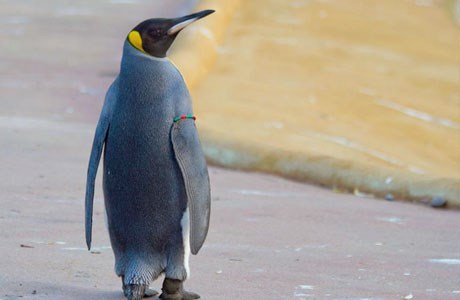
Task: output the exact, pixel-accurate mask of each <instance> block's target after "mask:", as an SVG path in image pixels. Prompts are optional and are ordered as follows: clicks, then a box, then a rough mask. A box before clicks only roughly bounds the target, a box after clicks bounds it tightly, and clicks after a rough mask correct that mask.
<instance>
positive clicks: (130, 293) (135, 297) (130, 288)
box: [123, 284, 158, 300]
mask: <svg viewBox="0 0 460 300" xmlns="http://www.w3.org/2000/svg"><path fill="white" fill-rule="evenodd" d="M123 293H124V294H125V297H126V298H127V299H128V300H142V298H144V297H153V296H155V295H156V294H158V292H156V291H155V290H151V289H149V288H148V285H146V284H124V285H123Z"/></svg>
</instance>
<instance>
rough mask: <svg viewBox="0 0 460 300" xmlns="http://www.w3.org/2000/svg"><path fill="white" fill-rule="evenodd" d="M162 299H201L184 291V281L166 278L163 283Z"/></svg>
mask: <svg viewBox="0 0 460 300" xmlns="http://www.w3.org/2000/svg"><path fill="white" fill-rule="evenodd" d="M161 290H162V293H161V295H160V299H163V300H195V299H200V295H198V294H196V293H192V292H187V291H186V290H184V284H183V281H182V280H178V279H171V278H165V280H164V281H163V287H162V289H161Z"/></svg>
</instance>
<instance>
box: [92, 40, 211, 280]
mask: <svg viewBox="0 0 460 300" xmlns="http://www.w3.org/2000/svg"><path fill="white" fill-rule="evenodd" d="M105 107H107V109H106V111H104V109H103V112H102V113H101V117H100V121H99V124H98V128H97V129H96V134H95V139H94V142H93V149H92V152H91V159H90V163H89V167H88V181H87V194H86V236H87V243H88V247H90V243H91V224H92V219H91V217H92V202H93V194H94V180H95V177H96V171H97V165H98V163H99V159H100V156H101V152H102V146H103V145H104V142H105V152H104V180H103V183H104V197H105V203H106V210H107V216H108V222H109V231H110V236H111V240H112V244H114V243H115V244H116V245H117V247H115V248H117V249H115V248H114V253H115V256H116V258H117V256H120V257H119V259H117V264H119V265H118V266H116V268H128V267H126V266H125V265H124V264H126V263H128V262H125V261H124V258H123V254H122V253H124V252H130V251H135V250H136V249H137V250H138V249H139V247H144V248H143V249H142V250H143V251H144V252H145V253H154V252H155V251H157V252H158V251H161V248H162V247H165V245H166V244H167V243H169V242H170V241H168V240H167V239H168V237H170V236H175V235H177V231H178V230H179V231H180V226H179V227H178V224H180V220H181V217H182V215H183V212H184V211H185V209H186V207H187V205H188V206H189V208H190V217H191V220H190V222H191V224H192V225H191V244H192V245H193V246H192V253H194V254H196V253H197V252H198V250H199V248H200V247H201V245H202V243H203V241H204V238H205V237H206V234H207V230H208V224H209V211H210V193H209V178H208V173H207V168H206V162H205V160H204V156H203V152H202V150H201V146H200V143H199V139H198V135H197V133H196V128H195V126H194V125H193V127H189V126H188V127H185V128H184V129H183V130H181V134H180V138H179V139H178V145H175V144H174V143H175V142H174V140H175V139H172V138H171V130H173V128H174V126H173V119H174V118H175V117H177V116H180V115H184V114H192V113H193V112H192V106H191V100H190V95H189V92H188V90H187V88H186V85H185V83H184V81H183V79H182V76H181V74H180V73H179V71H178V70H177V69H176V67H175V66H174V65H173V64H172V63H171V62H170V61H169V60H168V59H158V58H154V57H152V56H149V55H147V54H145V53H142V52H140V51H138V50H137V49H135V48H134V47H132V46H131V44H130V43H129V42H127V41H126V42H125V45H124V49H123V59H122V63H121V70H120V74H119V76H118V78H117V79H116V80H115V82H114V83H113V85H112V86H111V88H110V89H109V92H108V94H107V97H106V100H105V104H104V108H105ZM188 122H190V121H187V123H188ZM184 145H185V146H184ZM190 147H192V148H190ZM178 157H181V158H182V161H186V163H187V166H186V169H187V170H189V171H185V172H184V167H183V166H181V165H180V164H179V163H178V160H177V158H178ZM191 176H192V177H191ZM197 176H199V177H197ZM197 179H198V180H197ZM190 187H191V188H190ZM197 191H199V192H198V193H197ZM191 195H192V196H191ZM152 202H154V203H155V204H154V205H152ZM187 202H188V203H187ZM191 202H193V203H196V205H193V204H191ZM134 215H135V216H138V217H137V218H130V216H134ZM153 215H155V217H154V218H153V217H151V216H153ZM193 224H195V225H193ZM146 237H147V238H146ZM194 237H195V238H194ZM139 240H147V241H146V243H145V244H142V245H140V244H139V243H138V241H139ZM136 247H137V248H136ZM134 248H136V249H134ZM133 249H134V250H133ZM146 255H147V256H148V254H146ZM149 259H151V258H149V257H144V258H143V260H145V261H148V260H149ZM138 267H139V266H129V268H134V269H136V268H138ZM152 276H153V275H152Z"/></svg>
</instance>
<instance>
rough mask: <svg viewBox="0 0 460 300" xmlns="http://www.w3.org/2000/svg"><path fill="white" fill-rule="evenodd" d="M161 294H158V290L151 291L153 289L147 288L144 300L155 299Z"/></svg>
mask: <svg viewBox="0 0 460 300" xmlns="http://www.w3.org/2000/svg"><path fill="white" fill-rule="evenodd" d="M159 294H160V293H158V292H157V291H156V290H154V289H151V288H146V289H145V292H144V298H150V297H154V296H157V295H159Z"/></svg>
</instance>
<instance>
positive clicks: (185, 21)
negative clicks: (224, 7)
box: [168, 9, 215, 35]
mask: <svg viewBox="0 0 460 300" xmlns="http://www.w3.org/2000/svg"><path fill="white" fill-rule="evenodd" d="M214 11H215V10H212V9H207V10H203V11H200V12H197V13H194V14H191V15H188V16H184V17H181V18H177V19H175V20H174V22H173V26H172V27H171V28H169V29H168V35H174V34H176V33H178V32H179V31H181V30H182V29H184V28H185V27H186V26H187V25H189V24H191V23H193V22H195V21H196V20H199V19H201V18H204V17H206V16H207V15H210V14H212V13H213V12H214Z"/></svg>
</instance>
